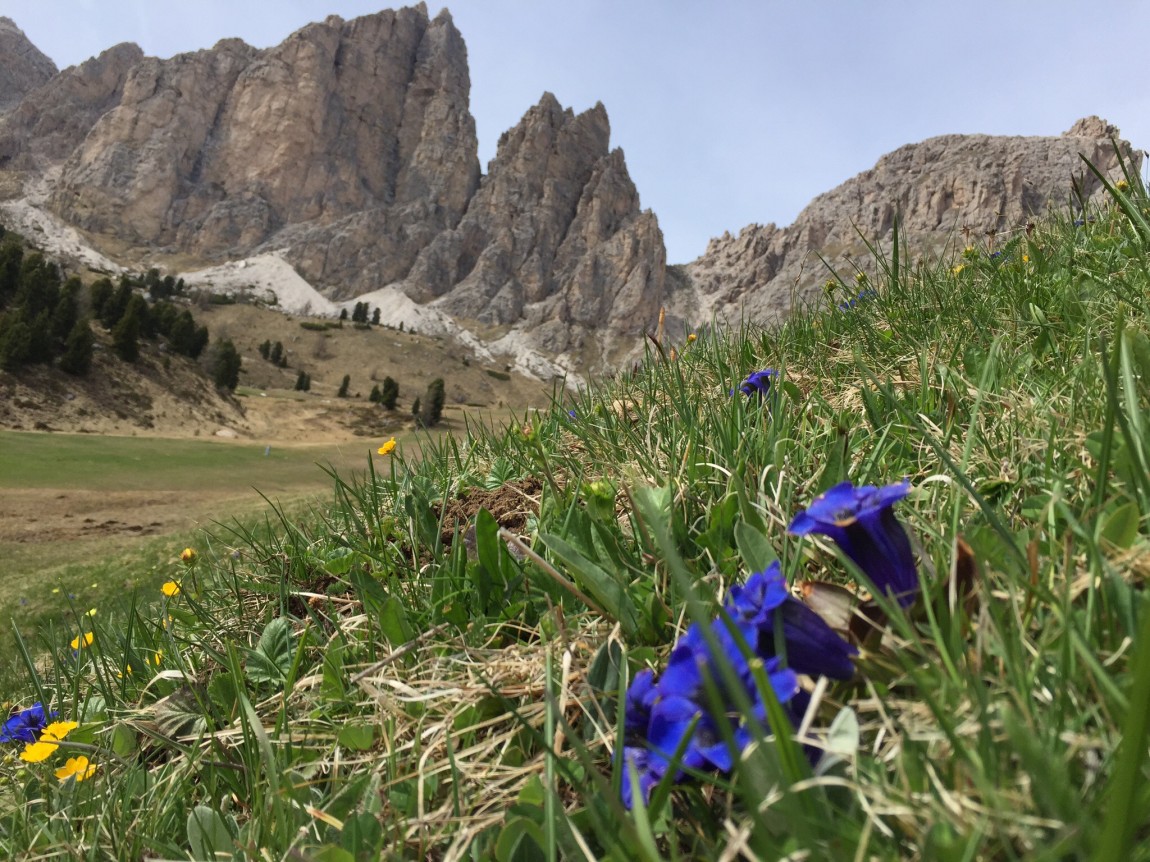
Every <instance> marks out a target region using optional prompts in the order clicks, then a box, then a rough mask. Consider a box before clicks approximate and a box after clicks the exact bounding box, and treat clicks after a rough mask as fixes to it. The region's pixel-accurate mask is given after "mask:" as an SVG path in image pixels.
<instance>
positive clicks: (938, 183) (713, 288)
mask: <svg viewBox="0 0 1150 862" xmlns="http://www.w3.org/2000/svg"><path fill="white" fill-rule="evenodd" d="M1118 134H1119V133H1118V129H1116V128H1115V127H1114V126H1112V125H1110V124H1109V123H1107V122H1106V121H1105V120H1101V119H1099V118H1098V117H1087V118H1085V119H1082V120H1079V121H1078V122H1076V123H1075V124H1074V125H1073V126H1072V127H1071V128H1070V130H1069V131H1067V132H1066V133H1065V134H1063V135H1059V136H1051V137H1022V136H990V135H943V136H940V137H936V138H930V139H928V140H925V141H923V142H921V143H918V144H908V145H906V146H903V147H900V148H899V149H897V150H895V151H894V152H891V153H888V154H886V155H885V156H883V157H882V158H880V159H879V160H878V162H877V163H876V164H875V166H874V167H873V168H871V169H869V170H866V171H863V172H862V173H861V174H859V175H858V176H856V177H854V178H852V179H849V180H847V181H846V182H845V183H843V184H842V185H840V186H838V187H837V188H835V189H833V190H831V191H829V192H826V193H824V194H822V195H819V196H818V197H816V198H815V199H814V200H813V201H811V203H810V204H809V205H808V206H807V207H806V208H805V209H804V210H803V211H802V212H801V213H800V214H799V216H798V218H796V219H795V221H794V223H793V224H791V225H789V226H788V227H785V228H779V227H777V226H776V225H774V224H768V225H765V226H760V225H751V226H749V227H747V228H745V229H743V230H742V231H741V232H740V233H739V234H738V236H735V237H732V236H731V235H730V234H726V235H724V236H723V237H721V238H719V239H716V240H712V241H711V242H710V244H709V245H708V247H707V251H706V252H705V253H704V254H703V256H702V257H700V258H698V259H697V260H695V261H693V262H692V263H690V264H688V265H687V268H686V269H687V272H688V274H689V275H690V277H691V279H692V280H693V282H694V285H695V287H696V289H697V290H698V291H699V294H698V297H699V298H698V302H699V305H700V307H702V308H709V309H712V310H715V311H717V312H719V313H720V314H722V315H725V316H728V317H730V318H732V319H738V318H740V317H742V316H746V317H747V318H748V319H750V320H757V321H760V322H769V321H776V320H780V319H782V318H783V317H785V316H786V314H787V313H788V312H789V311H790V309H791V307H792V304H793V303H794V302H799V303H806V302H812V301H818V300H819V299H820V289H819V286H820V285H821V284H822V282H823V281H824V280H825V279H826V277H827V275H828V273H827V271H826V269H825V267H824V266H823V265H822V263H821V261H820V260H819V258H818V257H817V256H816V255H815V252H819V253H821V254H822V255H823V257H825V258H826V259H827V260H828V261H830V262H831V263H832V264H836V263H837V264H844V262H845V260H846V258H848V257H851V256H853V257H854V258H855V259H857V260H862V261H865V260H866V258H867V253H866V249H865V247H864V246H863V244H862V241H861V240H860V239H859V234H861V235H862V236H865V237H866V238H867V239H868V240H870V241H872V242H886V241H888V240H889V239H890V236H891V230H892V227H893V225H894V220H895V217H896V214H897V216H898V219H899V230H900V234H901V236H902V238H903V239H904V240H906V241H908V242H909V244H910V247H911V249H912V250H913V251H915V252H916V253H918V254H933V253H938V252H940V251H942V249H943V248H944V247H945V246H947V245H948V244H949V245H951V246H953V245H955V244H956V243H959V242H962V243H964V244H965V242H966V240H964V239H963V236H975V237H980V238H982V237H986V236H989V235H993V236H999V237H1003V238H1006V237H1009V235H1010V233H1011V232H1012V231H1013V230H1017V229H1020V228H1021V227H1023V226H1024V225H1025V223H1026V222H1027V220H1028V219H1030V218H1033V217H1034V216H1036V215H1039V214H1041V213H1043V212H1045V211H1046V210H1047V209H1049V208H1050V207H1055V206H1067V205H1070V204H1071V201H1072V199H1073V195H1074V187H1075V185H1077V187H1078V188H1079V189H1081V191H1082V192H1083V193H1084V194H1085V195H1087V196H1090V195H1093V194H1096V193H1098V192H1099V190H1100V189H1101V184H1100V183H1099V182H1098V180H1097V179H1096V178H1095V177H1094V175H1093V174H1091V173H1090V172H1089V171H1088V170H1087V169H1086V167H1085V165H1084V164H1083V163H1082V159H1081V156H1084V157H1085V158H1087V159H1089V160H1090V162H1091V163H1092V164H1094V165H1096V166H1097V167H1098V168H1099V169H1100V170H1102V171H1103V172H1108V173H1110V174H1111V175H1115V176H1117V175H1119V166H1118V161H1119V158H1120V157H1121V158H1122V159H1124V160H1125V161H1126V163H1127V164H1128V165H1131V166H1134V168H1135V169H1137V167H1138V165H1140V164H1141V156H1140V154H1138V153H1136V152H1134V151H1133V150H1132V148H1131V147H1130V144H1129V143H1127V142H1125V141H1121V140H1120V139H1119V138H1118ZM1115 140H1117V141H1118V146H1119V152H1118V153H1116V152H1115V149H1114V144H1113V143H1112V141H1115ZM845 266H846V270H847V271H850V270H851V269H852V267H851V265H850V264H845Z"/></svg>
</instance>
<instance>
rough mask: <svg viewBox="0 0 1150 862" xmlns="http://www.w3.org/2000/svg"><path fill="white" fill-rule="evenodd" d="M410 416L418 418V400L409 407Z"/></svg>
mask: <svg viewBox="0 0 1150 862" xmlns="http://www.w3.org/2000/svg"><path fill="white" fill-rule="evenodd" d="M411 415H412V416H414V417H415V418H416V419H418V418H419V399H418V398H416V399H415V403H414V404H412V405H411Z"/></svg>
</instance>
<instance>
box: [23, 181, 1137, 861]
mask: <svg viewBox="0 0 1150 862" xmlns="http://www.w3.org/2000/svg"><path fill="white" fill-rule="evenodd" d="M1130 186H1134V187H1133V188H1131V187H1130ZM1112 191H1113V201H1112V202H1108V203H1105V204H1103V205H1100V206H1098V207H1094V208H1091V209H1090V210H1089V211H1086V212H1083V213H1081V214H1080V215H1081V218H1080V219H1076V218H1074V217H1073V216H1071V215H1065V216H1062V215H1054V216H1052V217H1050V218H1048V219H1046V220H1044V221H1043V222H1041V223H1040V224H1037V225H1035V226H1034V227H1033V229H1032V230H1030V231H1029V232H1025V233H1022V232H1020V233H1019V234H1017V235H1015V236H1011V237H1007V238H1006V241H1005V242H1003V243H1000V244H999V245H997V246H996V247H995V248H993V249H991V248H971V249H968V250H967V251H965V252H963V255H962V265H961V267H960V266H958V265H957V264H955V263H945V262H943V263H936V264H927V263H921V262H920V263H915V262H913V261H912V260H911V259H910V257H909V255H908V253H907V249H906V248H905V247H903V246H902V244H900V243H899V242H897V241H896V242H895V244H894V247H893V248H891V249H890V250H889V251H888V250H885V249H882V248H879V247H877V246H874V247H872V251H873V253H874V255H875V257H876V261H875V264H876V265H875V267H874V271H875V272H877V273H878V275H877V276H876V277H873V278H872V279H871V280H869V281H868V283H867V284H866V285H865V287H866V288H867V289H869V290H871V291H873V294H871V295H868V296H866V297H864V298H859V297H858V296H857V295H856V294H858V293H859V290H858V288H859V285H860V284H861V282H859V283H854V282H855V281H856V280H854V279H848V280H846V281H844V280H838V281H836V282H835V283H834V284H833V285H832V287H831V294H832V295H831V297H830V303H829V307H828V308H827V309H807V310H804V311H800V312H799V313H797V314H796V315H795V316H794V317H793V318H791V319H790V320H789V321H788V322H787V323H786V324H785V325H783V326H781V327H780V328H778V329H775V330H758V329H753V328H747V329H742V330H738V331H733V332H728V331H724V330H722V329H721V328H720V327H707V328H704V329H701V330H700V333H699V337H698V338H697V339H692V340H691V341H690V342H685V343H682V344H675V345H671V344H664V343H654V344H653V345H652V348H651V350H650V351H649V354H648V357H647V361H646V362H645V363H644V364H643V365H642V367H640V368H639V369H637V370H636V371H634V372H633V373H627V374H621V375H619V376H617V377H616V378H615V379H611V380H604V381H600V382H598V383H597V384H596V385H594V386H593V387H591V388H589V389H588V390H586V391H584V392H581V393H579V394H578V395H576V396H573V397H570V398H561V397H559V396H556V398H555V399H554V403H553V404H552V405H551V406H550V407H549V408H548V409H545V410H539V411H532V412H530V413H528V414H526V415H524V416H523V417H521V418H520V419H517V420H516V421H514V422H511V423H508V424H504V425H500V426H495V425H493V424H480V423H472V424H471V425H470V426H469V427H468V429H467V433H466V435H465V436H464V437H462V438H460V439H456V438H451V437H442V438H438V439H427V440H426V441H423V442H422V444H421V457H420V458H419V459H418V460H415V459H410V460H409V459H407V458H405V457H404V455H403V454H402V449H401V450H400V451H399V452H396V453H394V454H392V455H390V456H387V457H373V458H372V460H371V461H370V462H369V463H368V465H367V470H366V472H365V473H363V474H362V475H348V474H344V473H341V472H339V471H337V470H334V469H333V470H332V471H331V483H332V486H333V489H334V498H333V503H332V504H331V505H330V506H325V507H322V508H315V509H313V510H311V511H309V512H306V513H302V514H297V513H288V512H285V511H284V510H282V509H280V508H277V507H276V506H271V505H270V504H269V509H268V511H267V515H266V520H265V523H264V524H263V525H262V526H261V527H260V528H259V529H255V528H253V527H251V526H241V525H233V527H232V528H231V529H230V530H223V529H220V530H217V531H215V536H214V538H212V539H210V540H209V541H208V542H207V543H206V545H205V544H202V545H201V546H202V547H203V551H202V553H201V554H200V556H199V557H198V558H197V559H196V561H195V562H194V563H193V564H192V565H190V566H188V567H186V568H184V567H180V566H178V565H177V564H175V563H172V564H171V565H172V567H173V568H172V570H171V571H170V572H169V574H170V576H171V577H172V578H173V579H174V580H176V581H177V582H178V583H179V585H180V592H179V593H178V595H174V596H164V597H159V596H157V598H156V599H155V600H154V601H151V602H148V603H143V604H140V605H137V606H133V607H130V608H129V609H127V610H126V611H124V612H122V613H119V614H109V615H103V614H101V615H98V616H96V617H85V616H83V615H79V614H78V615H74V616H73V618H71V619H70V620H68V623H67V625H65V626H60V625H55V626H51V627H45V628H42V629H40V630H38V631H34V632H27V633H22V636H21V638H20V640H19V642H18V656H19V658H20V661H21V663H22V665H23V678H22V679H20V680H18V681H16V682H13V683H10V684H9V687H8V689H7V690H5V692H4V697H5V699H6V700H8V701H10V702H11V703H13V704H14V705H16V706H27V705H29V704H30V703H32V702H33V701H35V700H40V701H42V702H44V703H45V704H47V705H50V707H51V708H52V709H55V710H57V711H58V712H59V713H60V715H61V717H67V718H71V719H73V720H76V721H78V722H80V727H79V728H78V729H77V730H76V731H74V732H73V733H72V734H70V735H69V737H68V739H67V740H65V743H67V746H70V747H72V749H73V751H76V752H79V751H83V752H86V753H87V756H89V757H90V759H91V760H92V761H93V762H95V763H97V764H98V769H97V771H96V773H95V774H94V775H93V776H92V777H91V778H89V779H87V780H85V781H83V782H80V783H76V782H75V781H74V780H70V781H66V782H62V783H61V782H58V781H57V780H56V779H55V777H54V775H53V772H52V768H53V767H54V766H57V765H58V763H57V762H56V761H57V760H59V759H60V757H57V758H56V760H53V761H51V762H48V763H44V764H26V763H23V762H22V761H19V760H18V759H17V758H16V756H15V752H16V750H17V749H16V748H15V747H10V748H9V754H8V755H7V756H6V758H5V759H4V760H3V761H2V762H0V798H2V799H3V800H4V801H3V804H2V806H0V850H3V851H5V852H6V853H7V855H8V857H10V858H17V857H19V856H20V854H25V855H26V856H28V857H29V858H52V857H62V858H68V857H78V858H123V859H131V858H145V857H157V856H158V857H167V858H188V857H189V856H191V857H192V858H211V854H213V853H215V854H216V856H215V858H233V857H234V858H261V859H268V858H271V859H290V858H315V859H329V860H354V859H376V858H386V859H392V858H394V859H400V858H420V859H423V858H432V859H443V860H462V859H480V858H483V859H487V858H493V859H497V860H533V859H541V860H542V859H547V860H552V859H560V858H562V859H568V858H570V859H601V858H610V859H617V860H623V859H642V860H658V859H687V858H713V859H737V858H746V859H784V858H788V859H799V858H834V859H842V858H854V859H864V858H912V859H914V858H917V859H942V860H949V859H955V860H958V859H984V858H985V859H999V858H1001V859H1014V858H1023V857H1025V858H1037V859H1056V858H1057V859H1062V858H1077V857H1086V856H1091V855H1093V856H1096V858H1099V859H1146V858H1150V850H1148V849H1147V845H1146V843H1145V841H1144V840H1142V839H1144V838H1145V835H1146V824H1147V823H1150V790H1148V787H1150V784H1148V782H1147V779H1148V771H1147V763H1146V753H1147V744H1146V739H1147V735H1148V733H1150V731H1148V725H1147V721H1146V703H1147V698H1148V697H1150V653H1148V652H1147V642H1146V640H1147V638H1148V637H1150V632H1148V631H1147V621H1148V620H1150V615H1148V613H1147V607H1146V597H1145V588H1144V583H1145V578H1146V575H1147V573H1148V572H1150V562H1148V557H1147V553H1146V552H1147V547H1148V544H1147V515H1148V513H1150V480H1148V479H1147V476H1150V424H1148V421H1147V400H1148V396H1150V339H1148V337H1147V335H1146V331H1147V311H1148V307H1147V306H1148V299H1147V297H1150V267H1148V263H1150V256H1148V249H1147V241H1146V232H1145V230H1144V222H1143V221H1141V216H1143V215H1144V214H1145V212H1146V211H1147V210H1148V209H1150V201H1147V198H1146V195H1145V192H1144V190H1142V189H1141V188H1140V187H1138V186H1137V184H1135V183H1130V184H1128V187H1127V188H1126V189H1125V190H1119V189H1118V188H1117V187H1114V188H1113V190H1112ZM848 284H850V285H851V286H850V287H848V286H847V285H848ZM836 292H837V293H836ZM837 294H841V295H837ZM851 298H854V299H856V301H855V302H854V303H853V304H851V303H850V302H849V300H850V299H851ZM672 347H673V348H674V353H673V354H672V352H671V349H670V348H672ZM672 357H674V358H672ZM766 367H771V368H774V369H776V370H777V371H778V377H777V378H776V383H775V385H774V386H773V388H772V393H771V395H770V397H768V398H766V399H762V400H760V399H759V398H757V397H756V398H754V399H751V398H746V397H744V396H743V395H742V394H741V393H740V392H739V391H738V387H739V384H740V383H741V381H742V380H743V379H744V378H746V376H747V375H748V374H749V373H751V372H754V371H758V370H761V369H763V368H766ZM732 390H734V391H733V394H732ZM904 477H906V478H908V479H909V480H910V482H911V484H912V485H913V488H914V490H913V493H912V495H911V496H910V498H909V499H908V500H907V501H906V502H904V503H903V504H901V511H902V515H903V518H904V520H905V521H906V522H907V524H908V526H909V528H910V531H911V533H912V535H913V537H914V543H915V545H916V549H917V554H918V560H919V568H920V574H921V577H922V580H923V583H924V588H925V589H924V594H923V597H922V599H921V601H920V602H919V603H918V605H917V606H916V607H915V608H913V609H912V610H910V611H908V612H907V613H903V612H901V611H899V610H898V609H897V607H894V606H889V607H887V608H886V610H887V612H888V614H887V615H888V617H889V621H888V623H887V624H886V625H885V626H884V627H883V631H882V632H881V638H874V637H872V638H870V639H868V640H867V641H866V643H865V644H864V648H863V650H862V653H861V655H860V658H859V660H858V663H857V665H858V669H857V673H856V676H855V678H854V679H853V680H852V681H850V682H847V683H841V684H833V685H828V684H827V682H826V681H825V680H822V681H816V680H810V681H808V688H809V692H810V694H811V707H810V709H809V710H808V712H807V715H806V716H805V717H804V719H803V721H802V722H801V726H800V727H791V726H790V725H789V723H788V722H787V721H786V720H785V719H784V718H783V716H782V713H781V711H780V710H779V709H778V705H777V704H774V703H773V701H772V702H770V703H768V710H769V711H770V712H771V717H772V722H771V724H772V726H773V727H774V728H775V733H774V735H772V736H767V737H764V736H763V735H762V734H761V733H760V734H759V738H757V739H756V740H755V741H754V742H753V744H752V745H750V746H748V748H747V750H746V751H744V752H743V753H742V756H741V758H740V759H739V762H738V764H737V766H736V768H735V769H734V770H733V772H732V773H731V774H730V775H712V774H708V775H702V774H697V775H696V774H693V775H691V776H689V777H688V779H687V780H685V781H683V782H681V783H679V784H672V783H669V782H664V783H663V784H662V785H660V786H659V787H657V788H656V789H655V790H654V792H653V793H652V795H651V798H650V799H649V801H648V802H647V803H646V804H645V805H637V806H636V807H635V810H633V811H627V810H626V809H625V808H624V806H623V804H622V802H621V800H620V788H621V785H622V781H624V780H625V776H624V775H623V772H622V769H621V766H620V764H619V761H618V759H616V758H614V757H613V752H614V751H616V750H617V749H618V748H619V746H620V745H621V743H622V740H623V737H624V734H623V729H622V725H621V709H622V707H621V702H622V696H623V693H624V692H625V690H626V687H627V685H628V683H629V680H630V679H631V678H633V677H634V675H635V674H636V673H637V672H638V671H640V670H641V669H643V668H645V667H653V668H656V669H658V668H659V667H661V666H662V663H663V662H664V660H665V659H666V656H667V654H668V652H669V649H670V647H671V645H672V643H673V642H674V640H675V638H676V636H677V634H678V633H680V632H681V631H683V629H684V628H685V627H686V625H688V624H689V623H690V622H691V621H692V620H702V619H707V618H711V617H713V616H714V613H715V611H716V608H717V607H718V606H719V603H720V601H721V599H722V597H723V595H724V593H725V591H726V589H727V588H728V587H729V586H730V585H731V584H734V583H739V582H741V581H743V580H744V579H745V578H746V577H747V576H748V575H749V574H750V573H751V572H753V571H757V570H760V569H762V568H764V567H765V566H766V565H767V564H768V563H769V562H771V561H772V560H774V559H776V558H777V559H778V560H779V561H780V563H781V565H782V568H783V570H784V571H785V572H787V573H788V575H789V576H790V578H791V579H792V581H794V582H800V581H811V580H815V581H837V582H842V583H849V582H850V580H851V577H850V569H849V567H846V566H844V565H843V562H842V561H841V560H840V558H839V557H838V556H837V555H836V553H835V552H834V550H833V548H832V547H831V546H829V545H826V544H824V543H823V542H822V541H821V540H814V541H812V540H809V539H801V540H800V539H799V538H797V537H795V536H792V535H790V534H788V533H787V531H786V528H787V525H788V524H789V523H790V521H791V518H792V517H793V515H794V514H795V513H796V512H797V511H798V510H800V509H801V508H803V507H805V506H807V505H808V504H810V503H811V501H812V500H813V499H814V498H815V497H816V496H817V495H818V494H819V493H820V492H821V491H823V490H825V489H827V488H829V487H830V486H832V485H834V484H836V483H838V482H840V481H842V480H844V479H851V480H852V481H854V482H855V483H856V484H862V483H870V484H878V485H882V484H887V483H889V482H894V481H899V480H901V479H903V478H904ZM959 573H962V577H964V578H966V579H967V582H964V583H960V578H959ZM888 604H889V603H888ZM86 631H92V632H93V633H94V638H93V643H92V645H91V646H90V647H86V648H84V649H81V650H78V651H76V653H75V654H73V652H72V650H71V649H70V647H69V641H70V639H71V638H72V637H74V636H76V635H77V634H79V633H82V632H86ZM129 666H130V667H131V672H128V670H127V668H128V667H129ZM759 684H760V687H766V688H769V686H768V685H767V684H766V682H765V679H763V680H760V681H759ZM65 750H66V748H65V746H64V744H62V749H61V752H60V753H59V754H60V755H62V754H63V753H64V751H65Z"/></svg>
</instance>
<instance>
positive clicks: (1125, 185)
mask: <svg viewBox="0 0 1150 862" xmlns="http://www.w3.org/2000/svg"><path fill="white" fill-rule="evenodd" d="M1114 188H1116V189H1118V191H1120V192H1124V191H1126V190H1127V189H1129V188H1130V183H1128V182H1126V180H1119V181H1118V182H1116V183H1115V184H1114Z"/></svg>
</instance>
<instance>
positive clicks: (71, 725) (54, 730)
mask: <svg viewBox="0 0 1150 862" xmlns="http://www.w3.org/2000/svg"><path fill="white" fill-rule="evenodd" d="M79 726H80V725H79V724H78V723H77V722H75V721H53V722H52V723H51V724H49V725H48V726H47V727H45V728H44V730H43V731H42V732H41V733H40V738H41V739H44V738H45V737H51V738H52V739H57V740H59V739H63V738H64V737H65V736H67V735H68V734H69V733H71V732H72V731H73V730H75V729H76V728H77V727H79Z"/></svg>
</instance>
